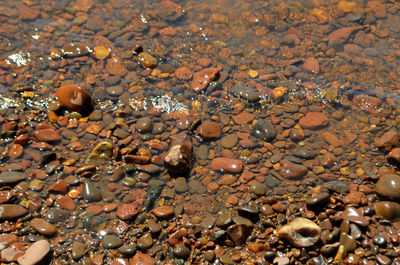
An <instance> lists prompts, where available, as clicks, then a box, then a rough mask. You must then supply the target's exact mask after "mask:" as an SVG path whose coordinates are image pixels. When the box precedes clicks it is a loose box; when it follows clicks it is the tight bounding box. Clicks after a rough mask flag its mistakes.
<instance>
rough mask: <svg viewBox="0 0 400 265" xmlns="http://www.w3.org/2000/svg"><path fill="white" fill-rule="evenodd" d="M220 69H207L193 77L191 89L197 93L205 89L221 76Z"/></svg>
mask: <svg viewBox="0 0 400 265" xmlns="http://www.w3.org/2000/svg"><path fill="white" fill-rule="evenodd" d="M220 70H221V69H220V68H206V69H203V70H201V71H199V72H197V73H195V74H194V75H193V80H192V83H191V85H190V86H191V88H192V89H193V90H194V91H195V92H200V91H202V90H203V89H205V88H206V87H207V86H208V85H209V84H210V82H211V81H213V80H215V79H216V78H217V76H218V74H219V71H220Z"/></svg>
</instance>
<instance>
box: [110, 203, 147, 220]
mask: <svg viewBox="0 0 400 265" xmlns="http://www.w3.org/2000/svg"><path fill="white" fill-rule="evenodd" d="M143 203H144V200H140V201H136V202H133V203H126V204H122V205H120V206H118V209H117V213H116V214H117V216H118V218H120V219H121V220H128V219H131V218H132V217H133V216H135V215H136V214H138V213H139V211H140V210H141V208H142V205H143Z"/></svg>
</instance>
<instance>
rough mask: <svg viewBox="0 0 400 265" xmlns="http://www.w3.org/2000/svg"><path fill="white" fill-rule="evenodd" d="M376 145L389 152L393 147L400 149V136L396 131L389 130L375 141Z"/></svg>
mask: <svg viewBox="0 0 400 265" xmlns="http://www.w3.org/2000/svg"><path fill="white" fill-rule="evenodd" d="M375 145H376V147H378V148H381V149H383V150H384V151H386V152H389V151H390V150H392V148H393V147H400V134H399V132H397V131H395V130H389V131H387V132H385V133H384V134H383V135H382V136H381V137H379V138H378V139H377V140H376V141H375Z"/></svg>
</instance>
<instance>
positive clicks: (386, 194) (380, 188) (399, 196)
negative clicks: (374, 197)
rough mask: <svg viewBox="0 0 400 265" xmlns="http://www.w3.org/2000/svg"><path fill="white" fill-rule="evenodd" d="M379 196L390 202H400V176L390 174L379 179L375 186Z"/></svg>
mask: <svg viewBox="0 0 400 265" xmlns="http://www.w3.org/2000/svg"><path fill="white" fill-rule="evenodd" d="M375 191H376V193H377V194H378V195H380V196H382V197H383V198H387V199H389V200H400V176H399V175H394V174H389V175H384V176H382V177H380V178H379V180H378V182H377V183H376V186H375Z"/></svg>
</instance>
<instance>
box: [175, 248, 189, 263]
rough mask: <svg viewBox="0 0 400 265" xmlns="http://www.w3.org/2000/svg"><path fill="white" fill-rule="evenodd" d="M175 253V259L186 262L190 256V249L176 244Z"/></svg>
mask: <svg viewBox="0 0 400 265" xmlns="http://www.w3.org/2000/svg"><path fill="white" fill-rule="evenodd" d="M173 253H174V255H175V257H177V258H180V259H184V260H186V259H188V258H189V256H190V249H189V248H188V247H186V246H185V245H184V244H176V245H175V246H174V250H173Z"/></svg>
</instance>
